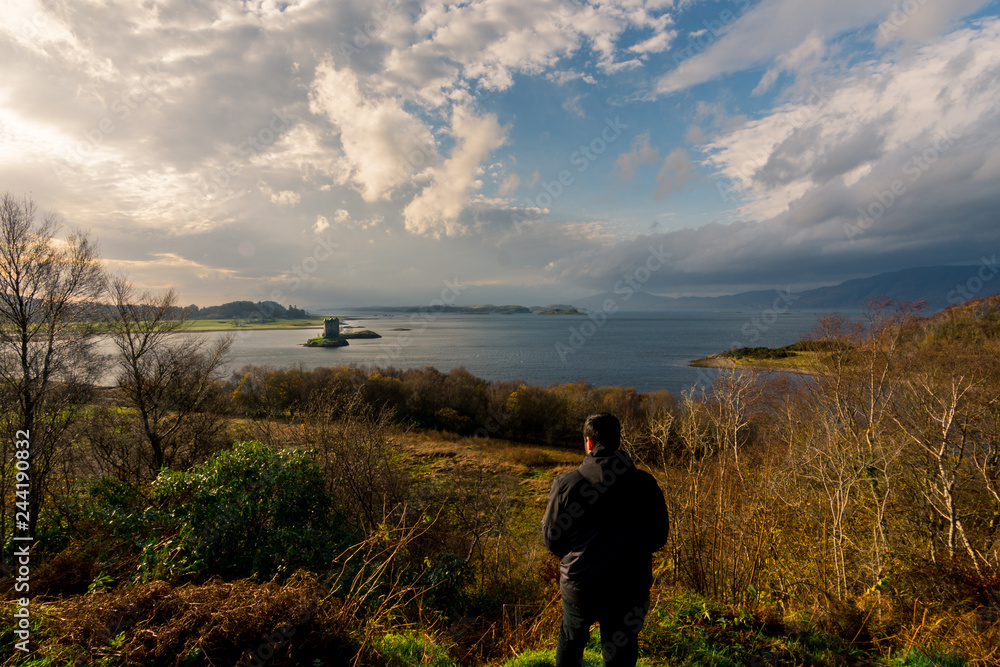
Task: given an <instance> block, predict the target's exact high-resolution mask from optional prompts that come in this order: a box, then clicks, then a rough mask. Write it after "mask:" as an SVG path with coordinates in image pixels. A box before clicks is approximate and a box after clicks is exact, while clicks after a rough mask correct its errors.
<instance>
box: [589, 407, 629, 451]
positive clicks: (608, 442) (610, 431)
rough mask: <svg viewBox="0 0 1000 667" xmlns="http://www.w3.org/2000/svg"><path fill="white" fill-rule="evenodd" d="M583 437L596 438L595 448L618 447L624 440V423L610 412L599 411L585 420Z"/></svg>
mask: <svg viewBox="0 0 1000 667" xmlns="http://www.w3.org/2000/svg"><path fill="white" fill-rule="evenodd" d="M583 437H585V438H593V439H594V448H595V449H596V448H598V447H600V448H603V449H612V450H613V449H618V445H620V444H621V441H622V425H621V422H619V421H618V417H615V416H614V415H613V414H611V413H610V412H598V413H597V414H594V415H590V416H589V417H587V421H585V422H583Z"/></svg>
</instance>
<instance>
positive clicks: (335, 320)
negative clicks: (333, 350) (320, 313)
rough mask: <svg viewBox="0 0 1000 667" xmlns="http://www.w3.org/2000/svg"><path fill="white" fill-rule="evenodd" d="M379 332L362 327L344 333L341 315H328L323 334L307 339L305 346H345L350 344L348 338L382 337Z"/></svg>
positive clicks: (324, 322)
mask: <svg viewBox="0 0 1000 667" xmlns="http://www.w3.org/2000/svg"><path fill="white" fill-rule="evenodd" d="M381 337H382V336H380V335H379V334H377V333H375V332H374V331H371V330H370V329H362V330H361V331H352V332H349V333H342V332H341V331H340V318H339V317H328V318H326V319H325V320H323V335H322V336H318V337H316V338H310V339H309V340H308V341H306V343H305V345H304V347H344V346H345V345H349V344H350V343H348V342H347V341H348V339H350V338H381Z"/></svg>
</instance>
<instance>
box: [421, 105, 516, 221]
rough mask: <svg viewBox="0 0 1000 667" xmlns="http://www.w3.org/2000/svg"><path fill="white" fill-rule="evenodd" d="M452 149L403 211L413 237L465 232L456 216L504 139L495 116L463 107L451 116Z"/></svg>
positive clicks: (476, 186) (478, 183)
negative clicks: (475, 113)
mask: <svg viewBox="0 0 1000 667" xmlns="http://www.w3.org/2000/svg"><path fill="white" fill-rule="evenodd" d="M451 133H452V136H453V137H454V139H455V147H454V148H453V149H452V152H451V154H450V155H449V157H448V159H447V160H445V161H444V163H443V164H442V165H441V166H440V167H435V168H432V169H431V170H430V174H431V179H432V180H431V183H430V184H429V185H428V186H427V187H425V188H424V189H423V191H422V192H420V194H419V195H417V196H416V197H415V198H414V199H413V200H412V201H411V202H410V203H409V204H408V205H407V206H406V208H404V209H403V218H404V220H405V222H406V229H407V230H408V231H410V232H412V233H414V234H421V235H430V236H436V237H438V236H441V235H442V234H443V235H446V236H454V235H458V234H462V233H464V232H465V231H466V228H465V226H463V225H462V224H460V223H459V215H460V214H461V212H462V210H463V209H464V208H465V207H466V205H467V203H468V196H469V193H470V192H473V191H475V190H477V189H479V188H480V187H481V186H482V181H480V180H479V178H478V177H479V175H480V174H481V173H482V167H481V163H482V162H483V161H484V160H485V159H486V158H488V157H489V155H490V153H492V152H493V151H494V150H496V149H497V148H499V147H500V146H501V145H503V143H504V141H505V140H506V133H505V130H504V128H502V127H501V126H500V124H499V123H498V122H497V119H496V116H493V115H486V116H481V117H480V116H476V115H474V114H472V113H471V112H470V111H468V110H467V109H465V108H463V107H456V108H455V110H454V112H453V114H452V121H451Z"/></svg>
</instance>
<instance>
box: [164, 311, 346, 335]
mask: <svg viewBox="0 0 1000 667" xmlns="http://www.w3.org/2000/svg"><path fill="white" fill-rule="evenodd" d="M325 317H326V316H324V315H318V316H316V317H307V318H303V319H295V320H274V321H272V322H246V323H240V324H239V325H238V326H237V324H236V323H235V321H234V320H231V319H229V320H188V321H187V323H186V324H185V325H184V328H183V330H184V331H249V330H251V329H304V328H308V327H322V326H323V320H324V319H325Z"/></svg>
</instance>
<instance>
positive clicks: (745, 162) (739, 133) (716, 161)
mask: <svg viewBox="0 0 1000 667" xmlns="http://www.w3.org/2000/svg"><path fill="white" fill-rule="evenodd" d="M998 38H1000V21H998V20H996V19H994V20H991V21H988V22H986V23H983V24H982V25H981V26H980V27H978V28H968V29H962V30H958V31H956V32H954V33H952V34H950V35H948V36H947V37H946V38H942V39H940V40H939V41H937V42H936V43H935V44H933V45H930V46H927V47H924V48H923V49H920V50H919V51H916V52H914V53H913V54H911V55H910V56H909V57H908V58H905V59H900V60H899V61H897V62H895V63H891V64H887V65H880V64H873V63H861V64H859V65H858V66H856V67H855V68H854V70H853V71H851V72H849V73H847V74H845V76H844V77H843V79H842V80H841V81H840V82H837V83H835V84H834V85H831V87H830V88H829V89H828V90H819V89H817V90H815V91H814V92H813V93H812V95H811V96H810V97H809V98H808V99H804V100H802V101H799V102H795V103H788V104H784V105H782V106H780V107H778V108H776V109H774V110H773V111H772V112H771V113H769V114H767V115H765V116H763V117H761V118H758V119H755V120H752V121H749V122H747V123H745V124H744V125H742V126H741V127H739V128H737V129H735V130H732V131H730V132H728V133H725V134H723V135H721V136H720V137H718V138H717V139H716V140H714V141H712V142H711V143H709V144H707V145H706V146H705V148H706V149H707V150H708V152H709V157H708V164H709V165H711V166H714V167H715V168H716V169H717V174H718V177H719V178H720V179H721V180H722V181H726V182H731V183H733V187H734V189H735V191H737V192H738V193H740V194H741V195H742V196H743V197H744V201H745V204H744V206H743V207H742V208H741V209H740V213H741V214H742V215H743V216H745V217H749V218H753V219H766V218H770V217H773V216H775V215H778V214H780V213H782V212H783V211H786V210H787V209H788V207H789V206H790V205H791V204H792V202H794V201H796V200H799V199H800V198H802V197H803V196H804V195H805V194H806V193H807V192H809V191H810V190H812V189H814V188H816V187H817V186H819V185H822V184H824V183H826V182H827V181H829V180H830V179H832V178H835V177H838V176H839V177H844V178H847V179H848V180H850V179H851V178H854V179H855V180H856V179H858V178H859V177H860V175H861V174H862V173H863V170H864V169H865V168H866V165H867V168H869V169H871V171H870V172H868V173H869V175H868V176H867V177H866V178H865V179H864V182H863V183H861V185H862V186H863V185H865V184H868V183H870V184H871V185H869V187H871V188H872V189H874V188H875V187H876V186H877V185H881V184H880V183H878V182H875V183H872V181H871V179H877V178H878V177H879V174H880V173H882V172H883V171H884V172H887V173H898V172H900V171H901V170H902V168H903V165H904V164H905V163H906V162H907V160H909V159H910V157H911V156H912V154H913V153H914V152H915V151H920V150H923V149H924V148H926V145H925V144H926V143H927V142H928V140H929V139H928V138H929V137H933V136H934V135H935V134H936V133H938V132H948V133H956V132H957V133H959V134H961V135H963V136H966V135H967V134H968V133H969V132H970V131H971V128H974V127H975V128H978V127H980V126H982V127H983V128H984V130H983V131H988V130H989V128H992V126H993V123H995V122H996V118H997V109H998V108H1000V81H998V78H997V76H996V74H995V72H996V71H997V68H998V67H1000V41H998ZM977 131H978V130H977ZM875 167H877V169H876V168H875ZM890 180H891V179H890Z"/></svg>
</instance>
